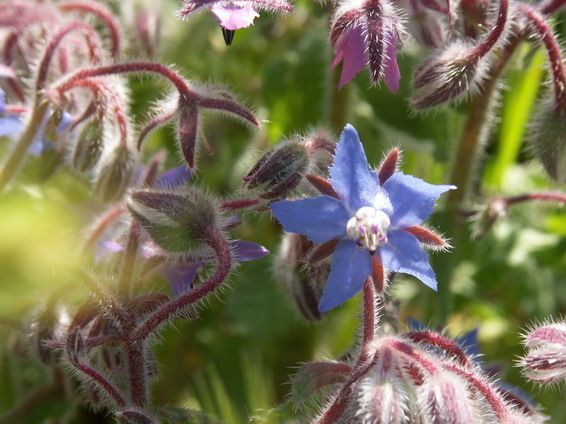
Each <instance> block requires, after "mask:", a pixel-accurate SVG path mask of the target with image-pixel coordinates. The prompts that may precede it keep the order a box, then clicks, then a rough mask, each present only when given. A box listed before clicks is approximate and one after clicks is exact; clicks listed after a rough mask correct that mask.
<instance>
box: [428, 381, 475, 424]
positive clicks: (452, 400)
mask: <svg viewBox="0 0 566 424" xmlns="http://www.w3.org/2000/svg"><path fill="white" fill-rule="evenodd" d="M470 395H471V393H470V392H469V390H468V389H467V386H466V382H464V381H462V380H461V379H460V378H458V377H456V376H454V375H451V374H448V373H439V374H437V375H433V376H431V377H429V378H428V379H427V380H426V381H425V383H424V384H423V385H422V386H421V388H420V390H419V400H418V403H419V407H420V408H421V411H422V412H421V413H422V416H423V417H424V421H425V422H431V423H451V424H464V423H473V422H478V418H479V417H478V413H477V411H476V406H475V405H474V401H473V400H472V398H471V397H470ZM479 422H481V420H480V421H479Z"/></svg>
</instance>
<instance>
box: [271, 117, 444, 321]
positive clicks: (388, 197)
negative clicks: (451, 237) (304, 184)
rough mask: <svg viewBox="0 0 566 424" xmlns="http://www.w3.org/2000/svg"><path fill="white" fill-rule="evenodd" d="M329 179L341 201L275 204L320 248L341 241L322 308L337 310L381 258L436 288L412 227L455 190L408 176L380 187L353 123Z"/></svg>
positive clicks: (289, 226) (286, 222)
mask: <svg viewBox="0 0 566 424" xmlns="http://www.w3.org/2000/svg"><path fill="white" fill-rule="evenodd" d="M330 177H331V178H330V182H331V184H332V187H333V189H334V191H335V192H336V193H337V197H331V196H328V195H324V196H320V197H316V198H308V199H301V200H295V201H280V202H275V203H273V205H272V211H273V214H274V215H275V217H276V218H277V219H278V220H279V222H281V224H282V225H283V228H284V229H285V230H286V231H288V232H292V233H298V234H304V235H306V236H307V237H308V238H309V239H310V240H311V241H313V242H315V243H325V242H328V241H330V240H339V242H338V244H337V246H336V250H335V252H334V255H333V258H332V264H331V272H330V275H329V277H328V281H327V283H326V286H325V288H324V293H323V295H322V298H321V300H320V304H319V310H320V311H321V312H324V311H327V310H329V309H332V308H334V307H336V306H338V305H340V304H341V303H343V302H345V301H346V300H347V299H349V298H350V297H352V296H353V295H354V294H356V293H357V292H358V291H359V290H361V288H362V287H363V284H364V281H365V280H366V278H367V277H368V276H371V275H372V267H373V265H372V262H373V261H375V260H378V261H379V262H380V263H381V264H383V267H384V268H385V269H387V270H389V271H393V272H401V273H405V274H410V275H413V276H415V277H417V278H418V279H420V280H421V281H422V282H423V283H425V284H426V285H427V286H429V287H430V288H432V289H434V290H436V286H437V282H436V276H435V274H434V271H433V270H432V268H431V266H430V264H429V261H428V254H427V253H426V252H425V251H424V249H423V248H422V247H421V245H420V244H419V239H417V237H415V236H414V235H413V234H411V233H409V231H408V230H409V229H410V228H411V227H415V226H418V225H420V224H421V223H422V222H423V221H424V220H426V219H427V218H428V217H429V215H430V214H431V213H432V211H433V208H434V205H435V203H436V200H437V199H438V198H439V197H440V195H441V194H442V193H444V192H446V191H448V190H451V189H454V188H455V187H454V186H450V185H431V184H428V183H426V182H424V181H422V180H420V179H418V178H415V177H412V176H410V175H405V174H403V173H402V172H395V173H393V174H392V175H391V176H390V177H389V178H388V179H387V180H386V181H385V182H384V184H383V185H380V182H379V177H378V175H377V173H376V172H375V171H372V170H370V168H369V165H368V162H367V158H366V156H365V153H364V150H363V146H362V143H361V141H360V139H359V137H358V134H357V132H356V130H355V129H354V128H353V127H352V126H351V125H347V126H346V128H345V129H344V132H343V133H342V136H341V137H340V141H339V142H338V144H337V146H336V154H335V156H334V162H333V164H332V166H331V168H330Z"/></svg>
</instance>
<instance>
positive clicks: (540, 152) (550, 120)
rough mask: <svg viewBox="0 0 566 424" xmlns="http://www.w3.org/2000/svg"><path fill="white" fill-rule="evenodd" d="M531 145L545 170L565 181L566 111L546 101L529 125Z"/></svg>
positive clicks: (560, 180)
mask: <svg viewBox="0 0 566 424" xmlns="http://www.w3.org/2000/svg"><path fill="white" fill-rule="evenodd" d="M530 139H531V140H532V146H533V150H534V152H535V154H536V155H537V157H538V159H539V160H540V162H541V163H542V164H543V166H544V168H545V170H546V172H547V173H548V175H550V177H551V178H552V179H554V180H555V181H557V182H559V183H564V182H566V112H565V111H562V110H561V109H557V108H554V106H553V103H552V102H547V103H546V104H544V105H543V107H542V108H541V109H540V112H539V113H537V115H536V117H535V118H534V121H533V124H532V126H531V137H530Z"/></svg>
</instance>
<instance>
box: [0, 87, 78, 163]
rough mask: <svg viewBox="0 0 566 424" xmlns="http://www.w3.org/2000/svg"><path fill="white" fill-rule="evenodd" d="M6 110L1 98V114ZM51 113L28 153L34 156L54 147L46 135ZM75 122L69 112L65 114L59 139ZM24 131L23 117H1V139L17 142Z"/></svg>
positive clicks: (45, 118) (44, 119)
mask: <svg viewBox="0 0 566 424" xmlns="http://www.w3.org/2000/svg"><path fill="white" fill-rule="evenodd" d="M3 108H5V105H4V103H3V99H2V98H1V96H0V113H2V109H3ZM49 116H50V113H47V114H46V115H45V117H44V118H43V122H42V123H41V127H40V129H39V133H38V135H37V136H36V137H35V140H34V141H33V143H32V144H31V146H30V147H29V150H28V153H29V154H30V155H32V156H39V155H41V154H42V153H43V152H44V151H46V150H49V149H51V148H52V147H53V143H52V142H51V141H49V140H48V139H47V136H46V134H45V129H46V126H47V122H48V120H49ZM72 122H73V120H72V117H71V115H69V114H68V113H67V112H63V117H62V119H61V122H60V123H59V126H58V127H57V130H56V135H57V137H62V136H63V134H64V133H65V131H67V129H68V128H69V127H70V125H71V124H72ZM23 130H24V122H23V120H22V117H21V116H16V115H4V116H0V137H7V138H9V139H10V140H12V141H16V140H17V139H18V138H19V137H20V135H21V133H22V132H23Z"/></svg>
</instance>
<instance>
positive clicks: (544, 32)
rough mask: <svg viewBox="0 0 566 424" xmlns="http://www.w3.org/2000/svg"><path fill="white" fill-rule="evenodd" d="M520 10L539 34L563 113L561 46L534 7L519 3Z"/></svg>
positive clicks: (565, 75)
mask: <svg viewBox="0 0 566 424" xmlns="http://www.w3.org/2000/svg"><path fill="white" fill-rule="evenodd" d="M518 7H519V10H520V11H521V12H522V13H523V15H525V17H526V18H527V19H528V20H529V23H530V24H531V25H532V26H533V28H534V29H535V30H536V32H537V33H538V35H539V37H540V38H541V40H542V42H543V43H544V47H545V48H546V52H547V54H548V60H549V62H550V70H551V72H552V82H553V84H554V98H555V102H556V107H557V108H560V109H561V110H562V111H565V110H566V69H565V68H564V59H563V58H562V51H561V50H560V45H559V44H558V41H557V40H556V37H555V36H554V33H553V32H552V28H550V26H549V25H548V23H547V22H546V20H545V18H544V17H543V16H542V15H541V14H540V13H539V12H538V11H537V10H536V9H535V8H533V7H531V6H529V5H528V4H525V3H519V6H518Z"/></svg>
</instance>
